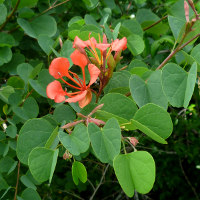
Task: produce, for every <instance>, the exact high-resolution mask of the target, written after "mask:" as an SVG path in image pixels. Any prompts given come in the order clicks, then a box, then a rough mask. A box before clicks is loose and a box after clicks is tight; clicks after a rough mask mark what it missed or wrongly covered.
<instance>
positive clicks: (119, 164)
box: [113, 151, 155, 197]
mask: <svg viewBox="0 0 200 200" xmlns="http://www.w3.org/2000/svg"><path fill="white" fill-rule="evenodd" d="M113 164H114V170H115V174H116V176H117V179H118V181H119V184H120V185H121V187H122V189H123V190H124V192H125V193H126V195H127V196H128V197H132V196H133V195H134V190H136V191H137V192H139V193H141V194H146V193H148V192H149V191H150V190H151V189H152V187H153V184H154V181H155V162H154V159H153V157H152V156H151V154H149V153H148V152H146V151H136V152H132V153H129V154H124V155H118V156H116V157H115V159H114V162H113Z"/></svg>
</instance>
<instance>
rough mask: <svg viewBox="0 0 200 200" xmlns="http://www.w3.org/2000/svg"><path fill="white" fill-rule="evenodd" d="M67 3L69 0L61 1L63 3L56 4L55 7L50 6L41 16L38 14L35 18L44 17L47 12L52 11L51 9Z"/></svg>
mask: <svg viewBox="0 0 200 200" xmlns="http://www.w3.org/2000/svg"><path fill="white" fill-rule="evenodd" d="M68 1H70V0H66V1H63V2H61V3H58V4H56V5H55V3H54V4H53V5H52V6H50V7H49V8H47V9H46V10H44V11H43V12H42V13H41V14H39V15H38V16H37V17H39V16H41V15H44V14H45V13H47V12H48V11H50V10H52V9H54V8H56V7H58V6H61V5H62V4H65V3H67V2H68Z"/></svg>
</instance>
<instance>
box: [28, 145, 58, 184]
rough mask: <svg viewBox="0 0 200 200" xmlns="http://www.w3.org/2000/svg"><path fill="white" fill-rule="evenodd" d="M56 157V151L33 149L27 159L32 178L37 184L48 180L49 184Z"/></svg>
mask: <svg viewBox="0 0 200 200" xmlns="http://www.w3.org/2000/svg"><path fill="white" fill-rule="evenodd" d="M57 157H58V149H56V150H52V149H46V148H44V147H36V148H34V149H33V150H32V151H31V152H30V154H29V157H28V166H29V169H30V171H31V174H32V175H33V177H34V178H35V179H36V180H37V181H39V182H44V181H47V180H49V183H51V180H52V177H53V173H54V170H55V167H56V162H57Z"/></svg>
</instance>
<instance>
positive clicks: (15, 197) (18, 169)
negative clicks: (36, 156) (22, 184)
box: [14, 161, 20, 200]
mask: <svg viewBox="0 0 200 200" xmlns="http://www.w3.org/2000/svg"><path fill="white" fill-rule="evenodd" d="M19 171H20V161H19V162H18V168H17V182H16V187H15V196H14V200H16V199H17V190H18V184H19Z"/></svg>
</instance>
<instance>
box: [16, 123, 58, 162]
mask: <svg viewBox="0 0 200 200" xmlns="http://www.w3.org/2000/svg"><path fill="white" fill-rule="evenodd" d="M53 130H54V127H53V126H52V125H51V124H50V123H49V122H48V121H46V120H45V119H30V120H28V121H27V122H26V123H25V124H24V125H23V126H22V128H21V130H20V132H19V137H18V139H17V157H18V158H19V160H20V161H21V162H22V163H24V164H28V155H29V153H30V152H31V151H32V150H33V149H34V148H35V147H43V146H44V145H45V144H46V142H47V140H48V139H49V137H50V136H51V133H52V132H53Z"/></svg>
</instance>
